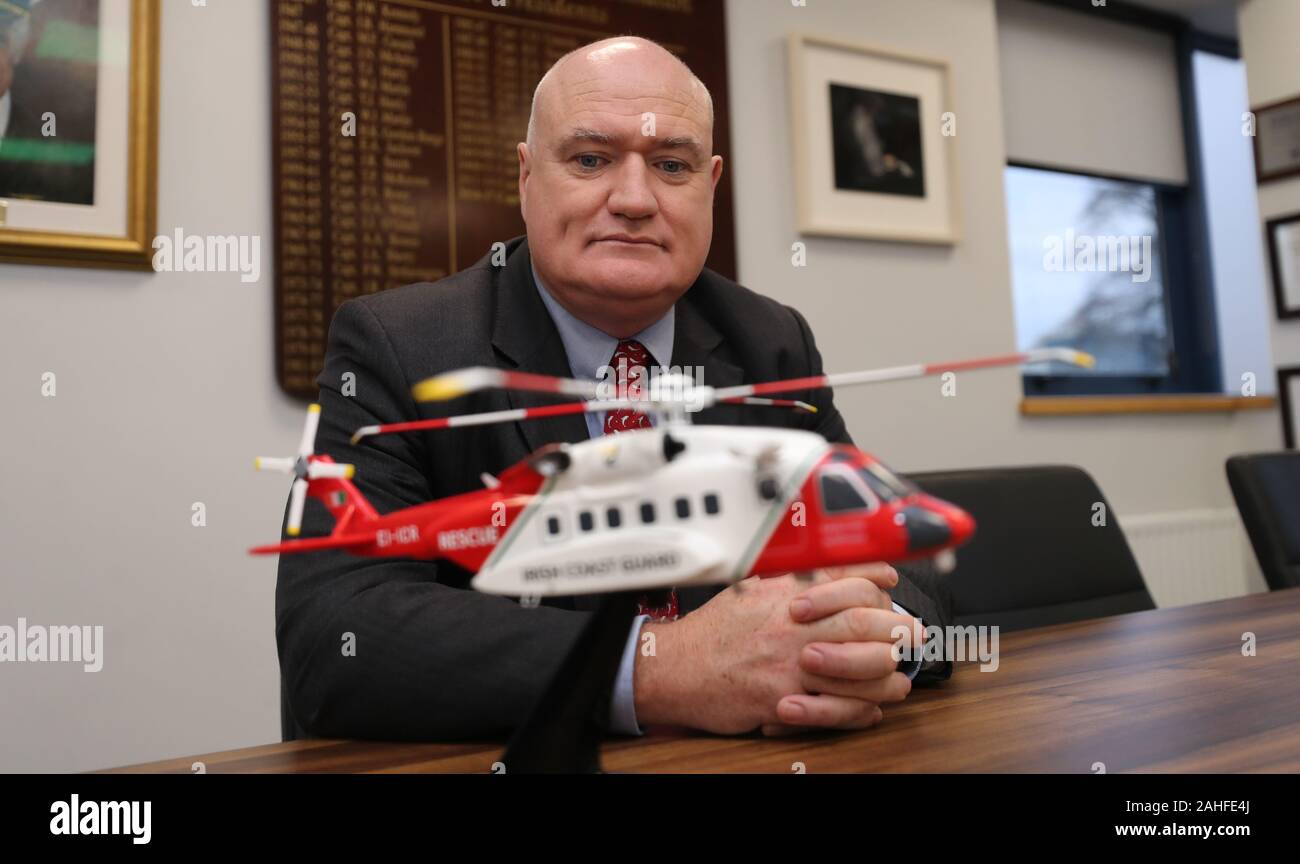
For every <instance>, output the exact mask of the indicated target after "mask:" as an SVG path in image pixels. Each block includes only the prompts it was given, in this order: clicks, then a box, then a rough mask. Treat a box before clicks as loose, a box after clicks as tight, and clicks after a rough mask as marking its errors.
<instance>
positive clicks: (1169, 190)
mask: <svg viewBox="0 0 1300 864" xmlns="http://www.w3.org/2000/svg"><path fill="white" fill-rule="evenodd" d="M1032 2H1036V3H1039V4H1040V5H1044V6H1055V7H1057V8H1062V9H1068V10H1071V11H1074V12H1077V13H1080V14H1085V15H1095V14H1096V11H1097V10H1096V8H1095V7H1094V6H1093V4H1092V3H1091V2H1089V0H1032ZM1107 13H1108V15H1109V16H1110V17H1111V18H1112V19H1113V20H1114V21H1116V22H1117V23H1122V24H1127V25H1129V26H1132V27H1140V28H1145V29H1149V30H1157V31H1160V32H1163V33H1168V34H1169V35H1170V36H1172V37H1173V39H1174V61H1175V64H1176V66H1177V72H1178V100H1179V109H1180V113H1181V117H1182V128H1183V147H1184V150H1185V152H1186V163H1187V184H1186V186H1177V185H1170V184H1161V183H1155V182H1152V181H1151V180H1149V179H1147V178H1142V177H1121V176H1106V175H1101V174H1090V173H1089V172H1086V171H1080V170H1076V169H1072V168H1069V167H1066V166H1061V165H1051V164H1043V163H1039V164H1035V163H1030V162H1020V161H1008V162H1007V165H1008V166H1009V167H1022V168H1038V169H1042V170H1047V171H1060V172H1064V173H1071V174H1083V175H1085V176H1093V177H1101V178H1103V179H1109V180H1121V181H1126V182H1138V183H1147V184H1149V185H1152V186H1154V187H1156V190H1157V208H1156V209H1157V218H1158V219H1159V220H1160V239H1161V256H1162V257H1161V260H1162V262H1163V265H1164V274H1165V303H1166V310H1167V312H1168V318H1169V325H1170V330H1169V335H1170V342H1171V345H1172V348H1171V356H1170V373H1169V375H1167V376H1164V377H1162V378H1153V377H1147V376H1136V375H1135V376H1105V377H1093V376H1077V375H1074V376H1072V375H1022V376H1021V377H1022V389H1023V393H1024V395H1025V397H1026V398H1029V399H1032V398H1033V397H1035V396H1085V395H1103V396H1104V395H1112V396H1117V395H1125V396H1144V395H1147V394H1158V393H1215V394H1220V393H1223V372H1222V369H1221V366H1220V346H1219V335H1218V310H1217V308H1216V303H1215V298H1214V276H1213V269H1212V268H1213V264H1212V262H1211V260H1210V248H1211V247H1210V226H1209V214H1208V213H1207V212H1206V202H1205V192H1204V189H1203V188H1202V185H1203V184H1202V182H1201V173H1202V168H1203V165H1204V157H1203V148H1202V144H1201V137H1200V128H1199V125H1198V122H1197V119H1198V118H1197V105H1196V98H1195V92H1194V87H1195V76H1194V72H1193V68H1192V62H1193V55H1194V54H1195V53H1196V52H1198V51H1201V52H1206V53H1210V54H1217V55H1219V56H1223V57H1229V58H1232V59H1240V57H1241V49H1240V46H1239V44H1238V42H1237V41H1236V40H1234V39H1229V38H1226V37H1222V36H1216V35H1213V34H1209V33H1205V32H1203V31H1201V30H1198V29H1196V27H1195V26H1193V25H1192V24H1191V23H1190V22H1188V21H1186V20H1184V19H1182V18H1180V17H1178V16H1176V15H1173V14H1170V13H1167V12H1158V11H1154V10H1151V9H1148V8H1145V7H1141V6H1136V5H1134V4H1131V3H1126V2H1124V0H1111V2H1110V3H1109V4H1108V5H1107ZM1162 189H1163V190H1164V191H1165V193H1166V194H1161V192H1162ZM1008 218H1009V217H1008ZM1174 235H1177V236H1178V242H1177V243H1174V242H1173V236H1174ZM1170 248H1174V249H1178V250H1180V254H1179V255H1178V256H1171V255H1170V254H1169V249H1170ZM1012 290H1014V288H1013V289H1012Z"/></svg>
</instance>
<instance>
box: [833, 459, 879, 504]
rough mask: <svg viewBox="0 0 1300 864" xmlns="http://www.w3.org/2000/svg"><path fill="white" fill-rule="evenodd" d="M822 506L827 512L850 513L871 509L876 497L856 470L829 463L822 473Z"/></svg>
mask: <svg viewBox="0 0 1300 864" xmlns="http://www.w3.org/2000/svg"><path fill="white" fill-rule="evenodd" d="M820 485H821V492H822V508H823V509H824V510H825V511H826V512H827V513H849V512H852V511H854V510H869V509H872V508H873V507H874V506H875V498H874V496H872V494H871V493H870V492H868V491H867V487H865V486H863V485H862V481H861V480H860V479H859V478H858V475H857V474H856V473H855V472H854V470H853V469H852V468H850V467H848V466H845V465H840V464H834V463H832V464H830V465H827V466H826V467H825V468H824V469H823V470H822V474H821V484H820Z"/></svg>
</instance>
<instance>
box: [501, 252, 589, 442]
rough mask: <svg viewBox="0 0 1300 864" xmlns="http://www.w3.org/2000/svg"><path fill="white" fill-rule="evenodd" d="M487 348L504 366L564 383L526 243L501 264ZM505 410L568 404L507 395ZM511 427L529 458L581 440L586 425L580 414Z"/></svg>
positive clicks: (565, 367) (566, 372)
mask: <svg viewBox="0 0 1300 864" xmlns="http://www.w3.org/2000/svg"><path fill="white" fill-rule="evenodd" d="M494 318H495V320H494V323H493V331H492V344H493V345H494V346H495V347H496V349H497V351H498V353H500V354H501V355H503V356H504V357H505V359H506V360H507V364H506V365H507V366H508V367H510V368H513V369H517V370H519V371H522V372H534V373H537V374H539V375H556V376H559V377H561V378H570V377H572V376H573V371H572V370H571V369H570V368H569V358H568V356H567V355H566V354H565V353H564V342H563V341H562V340H561V339H560V333H559V331H558V330H556V329H555V323H554V322H553V321H551V316H550V314H549V313H547V311H546V306H545V305H544V304H543V303H542V298H541V297H539V296H538V294H537V286H536V285H535V284H534V282H533V271H532V264H531V259H530V257H529V254H528V241H527V240H523V241H521V242H520V243H519V244H518V245H517V246H516V247H515V248H514V250H513V251H512V253H511V254H510V255H509V257H508V258H507V259H506V266H505V270H504V271H503V272H502V273H501V276H500V278H499V279H498V280H497V286H496V309H495V312H494ZM505 393H506V400H507V401H508V403H509V405H510V407H511V408H535V407H537V406H539V405H554V404H556V403H557V402H571V401H573V400H571V399H558V400H557V399H555V398H554V397H552V396H548V395H546V394H544V393H526V392H522V391H518V390H507V391H505ZM515 426H516V427H517V428H518V429H519V433H520V434H521V435H522V436H523V439H524V441H525V443H526V444H527V447H528V451H529V452H530V453H531V452H533V451H535V450H538V449H539V448H541V447H542V446H543V445H546V444H550V443H553V442H558V441H564V442H569V443H573V442H577V441H585V440H587V437H588V435H587V424H586V421H585V420H583V415H581V414H571V415H568V416H562V417H545V418H542V419H539V420H519V421H516V423H515Z"/></svg>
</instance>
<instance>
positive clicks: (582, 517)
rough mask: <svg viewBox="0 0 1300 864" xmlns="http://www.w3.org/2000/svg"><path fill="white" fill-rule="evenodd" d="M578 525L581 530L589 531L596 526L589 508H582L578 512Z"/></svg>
mask: <svg viewBox="0 0 1300 864" xmlns="http://www.w3.org/2000/svg"><path fill="white" fill-rule="evenodd" d="M578 527H579V528H581V529H582V530H583V531H590V530H591V529H593V528H595V527H596V520H595V519H593V518H592V516H591V511H590V510H583V511H582V512H581V513H579V514H578Z"/></svg>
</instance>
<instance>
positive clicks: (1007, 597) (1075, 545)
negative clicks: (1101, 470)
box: [908, 465, 1155, 631]
mask: <svg viewBox="0 0 1300 864" xmlns="http://www.w3.org/2000/svg"><path fill="white" fill-rule="evenodd" d="M908 477H909V479H911V480H912V481H913V482H915V483H916V484H917V485H918V486H920V487H921V488H922V489H924V490H925V491H926V492H929V493H931V494H932V495H936V496H938V497H940V498H942V499H944V500H945V501H950V502H952V503H953V504H956V505H957V506H958V507H961V508H962V509H964V510H966V511H967V512H968V513H970V514H971V515H972V516H974V517H975V523H976V528H975V536H974V537H973V538H972V539H971V540H970V542H968V543H967V544H966V545H965V546H962V547H960V548H959V549H958V550H957V567H956V569H955V570H954V571H953V572H952V573H950V574H948V577H947V578H948V580H949V584H950V585H951V587H952V594H953V607H954V608H953V614H954V616H955V618H956V623H958V624H962V625H965V624H976V625H979V624H990V625H991V624H997V625H998V626H999V627H1000V628H1001V629H1002V630H1004V631H1010V630H1023V629H1026V628H1029V627H1041V626H1045V625H1048V624H1060V623H1063V622H1067V621H1081V620H1084V619H1088V618H1101V617H1105V616H1107V615H1119V614H1121V613H1124V612H1139V611H1142V610H1145V609H1154V608H1155V602H1154V601H1153V600H1152V599H1151V594H1150V592H1149V591H1147V587H1146V583H1145V582H1144V581H1143V580H1142V572H1141V571H1140V570H1139V569H1138V566H1137V562H1136V561H1135V560H1134V559H1133V553H1132V551H1131V550H1130V549H1129V545H1128V541H1127V540H1125V539H1124V532H1123V531H1121V530H1120V527H1119V523H1118V522H1117V521H1116V519H1115V514H1114V513H1112V512H1111V510H1110V505H1109V504H1107V503H1106V498H1105V496H1104V495H1102V494H1101V489H1099V488H1097V484H1096V483H1095V482H1093V479H1092V477H1090V476H1089V475H1088V473H1087V472H1086V471H1083V470H1082V469H1080V468H1074V467H1070V466H1064V465H1061V466H1057V465H1044V466H1030V467H1019V468H988V469H981V470H971V471H935V472H929V473H919V474H909V475H908ZM1098 504H1102V505H1104V506H1105V511H1104V515H1105V523H1104V524H1103V525H1095V524H1094V521H1100V519H1099V518H1097V517H1096V516H1095V514H1097V513H1099V512H1100V511H1099V510H1098V509H1097V505H1098Z"/></svg>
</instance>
